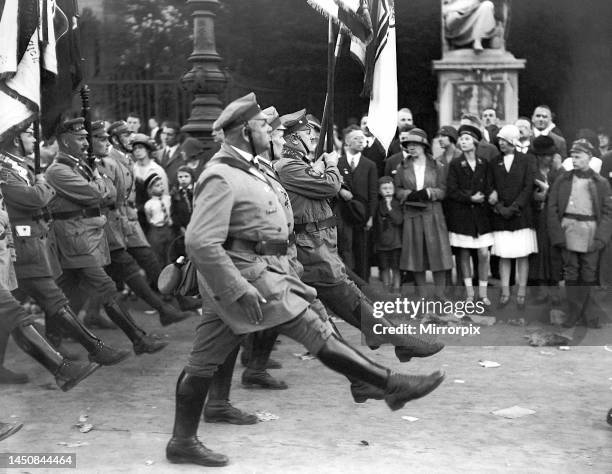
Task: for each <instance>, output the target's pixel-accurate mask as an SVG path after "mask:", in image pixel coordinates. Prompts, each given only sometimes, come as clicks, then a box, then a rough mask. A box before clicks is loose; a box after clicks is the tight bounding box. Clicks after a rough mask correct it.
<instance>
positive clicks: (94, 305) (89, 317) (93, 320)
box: [83, 296, 118, 329]
mask: <svg viewBox="0 0 612 474" xmlns="http://www.w3.org/2000/svg"><path fill="white" fill-rule="evenodd" d="M101 311H102V302H101V301H100V299H99V298H98V297H96V296H92V297H91V298H89V303H88V304H87V306H86V309H85V317H84V318H83V324H84V325H85V327H87V328H89V329H118V328H117V325H116V324H114V323H113V322H112V321H109V320H108V319H106V317H104V315H102V313H101Z"/></svg>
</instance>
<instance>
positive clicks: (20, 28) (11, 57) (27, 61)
mask: <svg viewBox="0 0 612 474" xmlns="http://www.w3.org/2000/svg"><path fill="white" fill-rule="evenodd" d="M55 7H56V5H55V0H0V111H1V113H0V138H2V137H3V136H5V135H6V134H8V133H10V132H11V131H13V130H15V129H18V128H21V127H22V126H23V125H25V124H26V123H28V122H31V121H33V120H35V119H36V118H37V116H38V113H39V111H40V105H41V104H40V103H41V98H40V89H41V81H43V80H45V79H46V78H47V77H52V76H54V75H56V74H57V62H56V55H55V31H54V23H53V21H52V18H53V15H54V11H55Z"/></svg>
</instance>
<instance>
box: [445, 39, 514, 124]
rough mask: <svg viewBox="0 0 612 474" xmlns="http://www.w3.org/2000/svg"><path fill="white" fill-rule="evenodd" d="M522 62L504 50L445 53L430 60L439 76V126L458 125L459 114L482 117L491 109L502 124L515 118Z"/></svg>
mask: <svg viewBox="0 0 612 474" xmlns="http://www.w3.org/2000/svg"><path fill="white" fill-rule="evenodd" d="M524 68H525V60H524V59H516V58H515V57H514V56H513V55H512V54H511V53H509V52H508V51H506V50H503V49H485V50H483V51H480V52H474V50H472V49H457V50H452V51H445V52H444V56H443V58H442V59H441V60H437V61H433V69H434V71H436V74H437V75H438V104H437V106H438V117H439V125H453V126H458V125H459V120H460V118H461V115H462V114H464V113H471V114H474V115H477V116H478V117H480V116H481V114H482V111H483V110H484V109H488V108H493V109H495V110H496V112H497V117H498V119H499V122H500V124H501V123H504V124H505V123H514V121H515V120H516V119H517V118H518V73H519V71H520V70H521V69H524Z"/></svg>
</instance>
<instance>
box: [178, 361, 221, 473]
mask: <svg viewBox="0 0 612 474" xmlns="http://www.w3.org/2000/svg"><path fill="white" fill-rule="evenodd" d="M211 383H212V378H205V377H197V376H195V375H189V374H186V373H185V371H183V372H181V375H180V376H179V378H178V381H177V383H176V412H175V414H174V428H173V430H172V438H171V439H170V441H169V442H168V445H167V446H166V459H168V461H170V462H172V463H189V464H199V465H200V466H225V465H226V464H227V463H228V462H229V459H228V458H227V456H224V455H223V454H218V453H215V452H213V451H211V450H210V449H208V448H207V447H206V446H204V445H203V444H202V443H200V441H199V440H198V436H197V434H198V425H199V422H200V416H201V414H202V407H203V406H204V399H205V398H206V394H207V393H208V389H209V388H210V385H211Z"/></svg>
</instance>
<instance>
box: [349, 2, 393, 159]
mask: <svg viewBox="0 0 612 474" xmlns="http://www.w3.org/2000/svg"><path fill="white" fill-rule="evenodd" d="M368 3H369V10H370V14H371V17H372V27H373V30H374V38H373V39H372V41H371V42H370V43H369V44H368V45H367V46H365V45H364V44H363V43H362V42H360V41H355V40H354V39H353V40H352V41H351V54H352V55H353V57H354V58H355V59H356V60H357V61H359V63H360V64H361V66H362V67H363V69H364V76H365V77H364V81H363V91H362V93H361V95H362V96H363V97H369V98H370V107H369V110H368V128H369V129H370V132H372V135H374V136H375V137H376V138H378V140H379V141H380V142H381V143H382V145H383V146H384V147H385V150H387V149H388V148H389V145H390V144H391V142H392V141H393V137H394V136H395V131H396V128H397V60H396V47H395V11H394V4H393V0H368Z"/></svg>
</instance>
